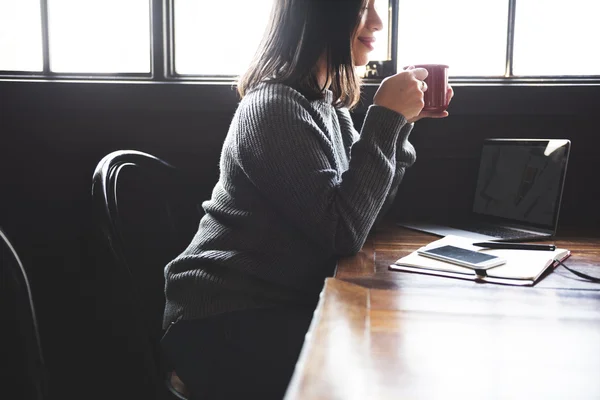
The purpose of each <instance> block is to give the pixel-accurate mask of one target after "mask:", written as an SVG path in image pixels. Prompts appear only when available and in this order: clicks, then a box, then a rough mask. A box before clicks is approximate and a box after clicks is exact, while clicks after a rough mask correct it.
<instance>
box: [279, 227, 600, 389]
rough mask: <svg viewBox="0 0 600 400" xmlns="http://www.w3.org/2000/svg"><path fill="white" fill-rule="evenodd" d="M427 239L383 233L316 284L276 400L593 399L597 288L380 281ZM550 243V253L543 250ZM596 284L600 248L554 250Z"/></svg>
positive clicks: (548, 280)
mask: <svg viewBox="0 0 600 400" xmlns="http://www.w3.org/2000/svg"><path fill="white" fill-rule="evenodd" d="M435 239H436V237H435V236H431V235H428V234H424V233H419V232H415V231H411V230H408V229H403V228H399V227H397V226H394V225H392V224H389V225H386V226H384V227H382V228H380V229H379V230H378V231H376V232H374V233H372V234H371V235H370V237H369V240H368V241H367V243H366V244H365V246H364V247H363V249H362V251H361V252H360V253H359V254H358V255H357V256H355V257H352V258H348V259H343V260H341V261H340V263H339V265H338V269H337V272H336V275H335V277H334V278H330V279H328V280H327V281H326V284H325V287H324V289H323V292H322V294H321V299H320V302H319V306H318V308H317V310H316V311H315V316H314V318H313V321H312V324H311V327H310V330H309V332H308V334H307V337H306V340H305V344H304V347H303V350H302V354H301V355H300V359H299V361H298V364H297V365H296V370H295V372H294V376H293V378H292V381H291V382H290V386H289V388H288V391H287V394H286V397H285V398H286V399H287V400H292V399H294V400H295V399H311V400H315V399H343V400H348V399H442V398H443V399H449V398H452V399H454V398H457V399H466V398H472V399H520V398H523V399H600V284H594V283H589V282H585V281H583V280H581V279H580V278H578V277H576V276H575V275H573V274H571V273H570V272H568V271H566V270H565V269H564V268H563V267H558V268H556V269H555V271H554V272H552V273H551V274H549V275H548V276H546V277H545V278H544V279H543V280H542V281H540V282H539V283H538V284H536V285H535V286H534V287H516V286H503V285H494V284H489V283H476V282H472V281H466V280H458V279H452V278H444V277H435V276H429V275H421V274H411V273H405V272H396V271H389V270H388V265H389V264H391V263H392V262H393V261H395V260H396V259H398V258H400V257H402V256H404V255H407V254H408V253H410V252H412V251H414V250H415V249H417V248H418V247H420V246H422V245H424V244H426V243H429V242H431V241H433V240H435ZM549 243H550V242H549ZM551 243H556V244H557V246H559V247H563V248H568V249H570V250H571V251H572V253H573V255H572V256H571V257H570V258H569V259H568V260H567V262H565V263H566V264H567V265H568V266H570V267H573V268H577V269H578V270H580V271H582V272H587V273H589V274H593V275H595V276H600V238H599V237H581V236H579V237H578V235H576V234H568V235H566V236H564V237H563V238H560V237H559V239H558V240H556V241H551Z"/></svg>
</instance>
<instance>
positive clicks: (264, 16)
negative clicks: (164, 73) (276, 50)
mask: <svg viewBox="0 0 600 400" xmlns="http://www.w3.org/2000/svg"><path fill="white" fill-rule="evenodd" d="M272 3H273V0H231V1H215V0H175V70H176V72H177V73H179V74H202V75H239V74H241V73H242V72H244V70H245V69H246V67H247V66H248V63H249V62H250V61H251V59H252V57H253V56H254V52H255V51H256V48H257V47H258V44H259V42H260V39H261V38H262V35H263V32H264V30H265V27H266V24H267V21H268V18H269V13H270V11H271V5H272Z"/></svg>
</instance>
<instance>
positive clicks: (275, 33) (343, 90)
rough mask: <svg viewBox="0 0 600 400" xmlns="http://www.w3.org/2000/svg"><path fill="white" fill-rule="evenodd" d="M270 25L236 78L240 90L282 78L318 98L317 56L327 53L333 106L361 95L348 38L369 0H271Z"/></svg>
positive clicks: (355, 100)
mask: <svg viewBox="0 0 600 400" xmlns="http://www.w3.org/2000/svg"><path fill="white" fill-rule="evenodd" d="M274 2H275V3H274V5H273V9H272V11H271V17H270V21H269V25H268V26H267V29H266V31H265V34H264V36H263V39H262V41H261V44H260V46H259V48H258V51H257V52H256V55H255V56H254V60H253V61H252V63H251V64H250V67H249V68H248V70H247V71H246V72H245V73H244V74H243V75H242V76H241V77H240V79H239V81H238V92H239V94H240V96H242V97H244V95H245V94H246V93H247V92H248V91H249V90H251V89H252V88H254V87H256V85H258V84H259V83H261V82H277V83H283V84H286V85H288V86H291V87H292V88H294V89H296V90H298V91H299V92H300V93H302V94H303V95H304V96H305V97H306V98H307V99H309V100H316V99H322V98H323V97H324V93H323V91H324V88H323V87H320V85H319V82H318V79H317V71H316V66H317V61H318V60H319V58H320V57H321V55H322V54H325V55H326V64H327V78H328V79H327V81H330V82H331V86H330V89H331V91H332V92H333V98H334V99H335V100H336V105H337V106H346V107H349V108H351V107H353V106H355V105H356V104H357V103H358V101H359V100H360V83H361V82H360V78H359V77H358V76H357V75H356V73H355V70H354V62H353V61H352V42H353V39H354V36H355V35H356V29H357V27H358V24H359V21H360V18H361V17H362V14H363V12H364V8H365V7H366V4H367V2H368V0H274Z"/></svg>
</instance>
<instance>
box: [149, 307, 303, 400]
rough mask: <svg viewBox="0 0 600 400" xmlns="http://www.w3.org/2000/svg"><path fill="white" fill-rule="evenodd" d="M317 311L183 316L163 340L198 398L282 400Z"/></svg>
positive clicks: (163, 343) (171, 357)
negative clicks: (182, 319)
mask: <svg viewBox="0 0 600 400" xmlns="http://www.w3.org/2000/svg"><path fill="white" fill-rule="evenodd" d="M312 315H313V310H312V309H310V308H292V307H287V308H272V309H263V310H247V311H236V312H232V313H227V314H222V315H217V316H213V317H209V318H204V319H197V320H191V321H179V322H177V323H176V324H174V325H172V326H171V327H170V329H169V330H168V331H167V333H166V334H165V336H164V337H163V340H162V343H161V344H162V347H163V350H164V352H165V355H166V356H167V358H168V359H169V361H170V362H171V364H172V365H173V366H174V368H175V371H176V372H177V375H178V376H179V377H180V378H181V380H182V381H183V382H184V383H185V385H186V386H187V387H188V389H189V390H190V391H191V392H192V397H193V398H198V399H234V398H235V399H240V398H247V399H254V398H256V399H261V400H267V399H278V400H279V399H282V398H283V396H284V394H285V391H286V388H287V386H288V383H289V381H290V378H291V377H292V373H293V372H294V366H295V364H296V361H297V359H298V355H299V354H300V350H301V348H302V344H303V342H304V336H305V335H306V332H307V330H308V326H309V325H310V321H311V319H312Z"/></svg>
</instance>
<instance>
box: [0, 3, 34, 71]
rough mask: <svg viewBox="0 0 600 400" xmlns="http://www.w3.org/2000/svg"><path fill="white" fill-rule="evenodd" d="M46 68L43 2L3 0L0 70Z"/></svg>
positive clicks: (0, 9) (0, 11) (1, 9)
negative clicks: (43, 37)
mask: <svg viewBox="0 0 600 400" xmlns="http://www.w3.org/2000/svg"><path fill="white" fill-rule="evenodd" d="M43 69H44V60H43V53H42V18H41V11H40V0H18V1H16V0H0V70H4V71H42V70H43Z"/></svg>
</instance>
